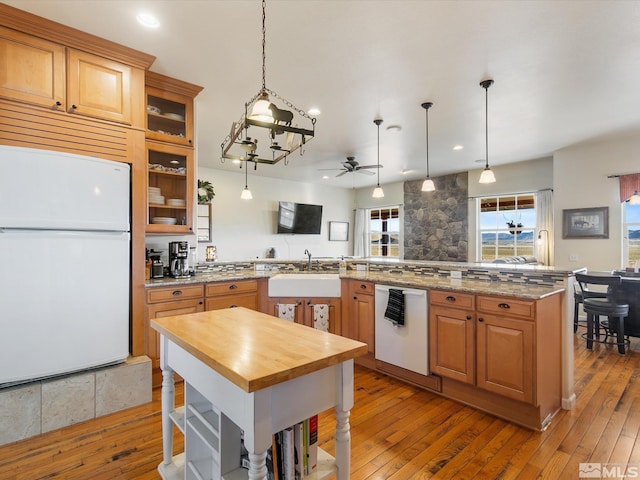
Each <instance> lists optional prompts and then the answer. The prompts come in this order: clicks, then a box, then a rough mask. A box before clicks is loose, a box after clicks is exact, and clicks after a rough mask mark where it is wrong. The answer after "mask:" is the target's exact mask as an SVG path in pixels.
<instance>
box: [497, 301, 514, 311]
mask: <svg viewBox="0 0 640 480" xmlns="http://www.w3.org/2000/svg"><path fill="white" fill-rule="evenodd" d="M498 308H504V309H505V310H506V309H507V308H511V306H510V305H509V304H508V303H499V304H498Z"/></svg>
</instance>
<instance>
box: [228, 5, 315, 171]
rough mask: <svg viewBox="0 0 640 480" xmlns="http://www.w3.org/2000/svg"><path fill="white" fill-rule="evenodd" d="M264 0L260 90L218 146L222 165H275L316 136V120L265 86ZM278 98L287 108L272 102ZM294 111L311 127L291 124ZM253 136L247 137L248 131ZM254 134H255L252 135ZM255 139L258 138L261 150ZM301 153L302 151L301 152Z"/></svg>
mask: <svg viewBox="0 0 640 480" xmlns="http://www.w3.org/2000/svg"><path fill="white" fill-rule="evenodd" d="M265 20H266V0H262V88H261V89H260V91H259V92H258V93H257V94H255V95H254V96H253V97H252V98H251V99H250V100H249V101H248V102H246V103H245V104H244V113H243V115H242V116H241V117H240V119H239V120H238V121H237V122H233V123H232V124H231V131H230V132H229V135H227V136H226V138H225V139H224V141H223V142H222V144H221V149H222V156H221V158H220V160H221V161H222V163H224V161H225V160H226V159H230V160H233V161H235V162H254V167H255V166H257V164H258V163H266V164H268V165H274V164H276V163H278V162H279V161H280V160H282V159H284V160H285V164H287V157H288V156H289V155H290V154H291V153H293V152H295V151H296V150H298V149H299V148H301V147H302V146H304V145H305V144H306V143H307V142H308V141H309V140H311V139H312V138H313V136H314V134H315V124H316V119H315V118H313V117H311V116H309V114H307V113H306V112H305V111H304V110H300V109H299V108H297V107H296V106H295V105H293V104H292V103H291V102H289V101H288V100H286V99H285V98H283V97H281V96H280V95H278V94H277V93H276V92H274V91H273V90H270V89H268V88H267V87H266V81H265V79H266V54H265V51H266V48H265V47H266V27H265ZM272 99H277V100H278V101H279V102H280V103H281V104H282V105H284V106H285V107H287V108H290V109H291V110H287V109H286V108H280V107H278V106H277V105H275V104H274V103H273V102H272ZM294 111H295V113H297V114H298V115H299V116H300V117H303V118H304V119H306V120H308V123H309V127H310V128H301V127H299V126H297V125H295V126H294V125H293V123H294V122H293V121H294ZM251 127H254V128H253V129H252V130H251V133H252V136H249V129H250V128H251ZM254 132H255V135H254ZM258 136H260V137H261V138H260V139H261V142H260V149H259V146H258ZM300 152H301V154H302V153H303V151H302V150H301V151H300Z"/></svg>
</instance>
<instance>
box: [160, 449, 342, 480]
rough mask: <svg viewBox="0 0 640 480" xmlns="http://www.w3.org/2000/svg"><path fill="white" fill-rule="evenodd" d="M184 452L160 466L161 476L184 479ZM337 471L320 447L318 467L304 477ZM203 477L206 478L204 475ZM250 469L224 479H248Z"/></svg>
mask: <svg viewBox="0 0 640 480" xmlns="http://www.w3.org/2000/svg"><path fill="white" fill-rule="evenodd" d="M184 456H185V455H184V453H181V454H179V455H176V456H174V457H173V458H172V459H171V463H170V464H169V465H165V464H163V463H161V464H160V466H159V467H158V471H159V472H160V476H161V477H162V478H163V480H184V478H185V474H184V472H185V464H184ZM336 472H337V469H336V461H335V458H333V457H332V456H331V455H330V454H328V453H327V452H325V451H324V450H322V449H321V448H319V449H318V468H317V469H316V471H315V472H313V473H312V474H311V475H307V476H306V477H304V478H305V479H309V480H324V479H327V478H331V477H332V476H334V475H335V474H336ZM196 478H197V477H196ZM201 478H203V479H204V478H206V477H204V476H202V477H201ZM248 479H249V470H247V469H246V468H236V469H235V470H231V471H230V472H227V473H225V474H223V475H222V480H248Z"/></svg>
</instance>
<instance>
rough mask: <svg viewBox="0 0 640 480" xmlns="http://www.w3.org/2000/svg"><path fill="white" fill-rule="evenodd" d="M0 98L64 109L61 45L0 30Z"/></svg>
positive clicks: (62, 53) (63, 67) (62, 52)
mask: <svg viewBox="0 0 640 480" xmlns="http://www.w3.org/2000/svg"><path fill="white" fill-rule="evenodd" d="M0 97H3V98H8V99H10V100H17V101H20V102H26V103H31V104H34V105H39V106H42V107H48V108H53V109H56V108H59V109H61V110H64V109H65V48H64V46H62V45H59V44H57V43H53V42H49V41H47V40H43V39H41V38H38V37H33V36H31V35H27V34H24V33H21V32H18V31H16V30H12V29H10V28H4V27H0Z"/></svg>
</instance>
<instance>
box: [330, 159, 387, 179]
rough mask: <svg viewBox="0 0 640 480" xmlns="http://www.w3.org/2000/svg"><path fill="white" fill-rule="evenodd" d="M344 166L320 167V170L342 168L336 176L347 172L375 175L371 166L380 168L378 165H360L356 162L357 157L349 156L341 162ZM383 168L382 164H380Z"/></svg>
mask: <svg viewBox="0 0 640 480" xmlns="http://www.w3.org/2000/svg"><path fill="white" fill-rule="evenodd" d="M341 163H342V168H320V169H319V170H340V173H339V174H337V175H336V177H341V176H342V175H344V174H346V173H353V172H358V173H363V174H365V175H375V173H374V172H371V171H370V170H369V169H370V168H378V165H360V164H359V163H358V162H356V157H347V161H346V162H341ZM380 168H382V165H380Z"/></svg>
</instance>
